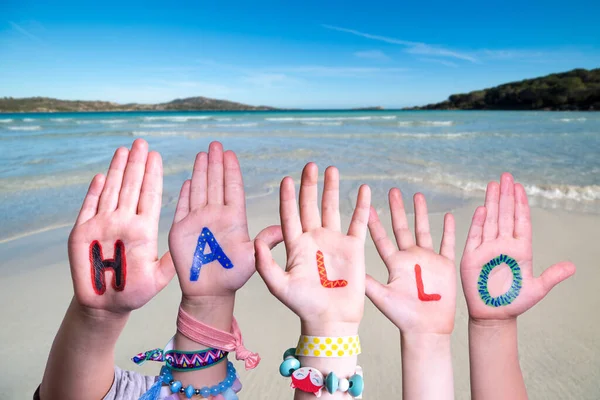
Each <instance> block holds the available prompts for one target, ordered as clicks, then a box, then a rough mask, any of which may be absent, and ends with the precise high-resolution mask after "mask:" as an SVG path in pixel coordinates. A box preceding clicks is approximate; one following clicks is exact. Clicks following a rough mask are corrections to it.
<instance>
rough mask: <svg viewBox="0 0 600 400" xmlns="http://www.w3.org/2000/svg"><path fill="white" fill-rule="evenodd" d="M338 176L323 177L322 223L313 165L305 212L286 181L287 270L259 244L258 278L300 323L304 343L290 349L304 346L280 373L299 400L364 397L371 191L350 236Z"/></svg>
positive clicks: (362, 198) (304, 188) (362, 194)
mask: <svg viewBox="0 0 600 400" xmlns="http://www.w3.org/2000/svg"><path fill="white" fill-rule="evenodd" d="M338 175H339V174H338V171H337V169H335V168H334V167H329V168H327V170H326V171H325V186H324V190H323V199H322V218H321V217H320V216H319V208H318V190H317V181H318V170H317V166H316V165H315V164H313V163H309V164H307V165H306V167H305V168H304V171H303V173H302V182H301V185H300V213H298V207H297V203H296V195H295V189H294V182H293V181H292V179H291V178H289V177H286V178H284V179H283V181H282V182H281V188H280V217H281V225H282V229H283V237H284V242H285V247H286V252H287V264H286V269H285V271H284V270H283V269H281V268H280V267H279V266H278V265H277V264H276V263H275V261H274V260H273V258H272V256H271V254H270V252H269V248H268V246H267V245H266V244H265V243H264V242H262V241H260V240H257V241H256V262H257V264H256V265H257V269H258V272H259V273H260V275H261V277H262V278H263V280H264V281H265V283H266V284H267V287H268V288H269V291H270V292H271V293H272V294H273V295H274V296H275V297H277V298H278V299H279V300H280V301H281V302H282V303H283V304H285V305H286V306H287V307H288V308H289V309H290V310H292V311H293V312H294V313H295V314H296V315H298V317H299V318H300V322H301V332H300V335H301V336H300V340H299V341H298V342H296V338H290V341H291V345H292V346H295V345H296V343H298V346H296V348H290V349H289V351H286V353H285V360H284V362H283V363H282V364H281V367H280V373H281V374H282V375H283V376H285V377H286V378H287V379H289V381H290V384H291V387H292V388H294V389H296V391H295V399H297V400H304V399H313V398H314V397H315V394H317V395H320V396H321V398H323V399H350V398H351V397H357V396H358V395H359V394H361V393H362V382H363V381H362V370H360V369H359V368H357V355H358V354H359V353H360V343H359V341H358V336H357V335H358V327H359V324H360V321H361V319H362V316H363V310H364V293H365V256H364V242H365V235H366V230H367V221H368V216H369V206H370V202H371V193H370V190H369V188H368V186H366V185H363V186H361V188H360V189H359V193H358V199H357V202H356V208H355V210H354V215H353V217H352V221H351V223H350V227H349V229H348V233H347V234H344V233H342V232H341V222H340V212H339V176H338ZM284 350H285V349H282V353H283V352H284ZM273 372H275V371H273Z"/></svg>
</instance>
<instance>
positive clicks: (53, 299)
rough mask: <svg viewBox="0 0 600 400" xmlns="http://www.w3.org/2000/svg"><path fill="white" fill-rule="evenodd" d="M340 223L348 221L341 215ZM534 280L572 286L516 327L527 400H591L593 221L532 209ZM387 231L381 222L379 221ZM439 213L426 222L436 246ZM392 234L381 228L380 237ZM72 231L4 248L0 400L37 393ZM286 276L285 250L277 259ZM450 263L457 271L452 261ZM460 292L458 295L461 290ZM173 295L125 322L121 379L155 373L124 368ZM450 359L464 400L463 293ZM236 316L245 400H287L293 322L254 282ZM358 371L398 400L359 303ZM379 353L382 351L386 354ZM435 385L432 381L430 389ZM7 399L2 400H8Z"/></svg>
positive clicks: (253, 217) (391, 366) (595, 355)
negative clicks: (256, 361)
mask: <svg viewBox="0 0 600 400" xmlns="http://www.w3.org/2000/svg"><path fill="white" fill-rule="evenodd" d="M474 207H475V204H472V205H470V206H468V207H462V208H459V209H457V210H454V214H455V216H456V220H457V243H458V249H457V256H459V255H460V253H461V252H462V246H463V244H464V238H465V236H466V232H467V229H468V226H469V223H470V218H471V213H472V211H473V210H474ZM276 209H277V208H276V199H275V197H274V196H272V197H269V201H261V202H260V204H258V202H257V203H250V204H249V209H248V215H249V216H250V217H249V225H250V229H251V234H255V233H256V232H258V230H259V229H260V228H261V227H264V226H266V225H269V224H273V223H278V215H277V213H276ZM345 211H346V212H345V215H344V223H345V224H347V223H348V221H349V217H348V211H349V210H345ZM163 215H164V216H163V220H162V221H161V229H160V232H161V233H160V238H159V249H160V250H161V251H165V250H166V245H167V239H166V238H167V233H168V229H169V226H170V216H171V215H170V213H169V212H168V211H167V210H165V212H163ZM532 216H533V221H534V260H535V272H536V275H539V273H540V272H541V271H542V270H543V269H544V268H546V267H547V266H549V265H550V264H551V263H553V262H557V261H561V260H571V261H573V262H575V264H576V265H577V273H576V274H575V276H574V277H572V278H571V279H569V280H567V281H566V282H564V283H563V284H561V285H560V286H558V287H557V288H556V289H555V290H553V292H552V293H551V294H550V295H549V296H548V297H547V298H546V299H545V300H544V301H543V302H541V303H540V304H539V305H538V306H536V307H534V308H533V309H532V310H530V311H529V312H527V313H526V314H525V315H524V316H522V317H520V318H519V349H520V357H521V365H522V369H523V372H524V375H525V381H526V384H527V387H528V391H529V396H530V398H531V399H597V398H598V395H599V394H600V377H599V375H598V374H599V373H600V335H599V334H598V332H600V318H599V317H598V309H600V298H599V297H598V296H596V295H595V293H597V292H598V287H597V286H598V284H600V269H598V265H597V262H598V261H597V260H598V259H600V247H598V244H597V235H598V226H599V224H600V216H598V215H589V214H576V213H567V212H563V211H549V210H543V209H533V210H532ZM382 219H383V220H384V221H386V223H387V221H389V214H388V213H384V214H383V215H382ZM441 219H442V214H434V215H432V216H431V226H432V231H433V235H434V240H435V241H436V242H437V243H439V239H440V234H441ZM388 228H389V226H388ZM69 229H70V228H58V229H54V230H50V231H46V232H41V233H37V234H33V235H30V236H25V237H21V238H18V239H15V240H12V241H7V242H4V243H0V258H1V259H2V260H3V261H2V268H0V302H1V304H2V305H3V307H2V311H1V313H2V318H1V320H2V329H0V343H1V344H0V351H1V352H2V354H4V357H5V360H4V362H2V363H0V374H1V376H2V378H1V379H0V393H1V395H0V398H7V399H8V398H14V399H17V398H18V399H27V398H31V395H32V394H33V392H34V390H35V388H36V386H37V385H38V384H39V382H40V380H41V377H42V374H43V370H44V366H45V362H46V359H47V356H48V352H49V349H50V346H51V344H52V340H53V338H54V335H55V333H56V331H57V329H58V326H59V324H60V322H61V320H62V317H63V314H64V312H65V310H66V308H67V305H68V304H69V300H70V298H71V296H72V284H71V279H70V272H69V266H68V261H67V247H66V240H67V236H68V234H69ZM275 256H276V259H277V261H278V262H279V263H280V264H281V265H283V264H284V257H285V253H284V251H283V247H280V248H278V249H277V250H276V251H275ZM366 257H367V260H366V261H367V271H368V272H369V273H371V274H372V275H374V276H375V277H377V278H379V279H380V280H385V277H386V270H385V267H384V266H383V263H382V262H381V260H380V259H379V257H378V255H377V253H376V251H375V248H374V246H373V244H372V242H371V240H370V238H368V239H367V251H366ZM457 264H458V262H457ZM459 287H460V286H459ZM179 296H180V290H179V285H178V282H177V280H176V279H174V280H173V281H172V282H171V284H170V285H169V286H168V287H167V288H166V289H165V290H164V291H163V292H161V293H160V294H159V295H158V296H157V297H156V298H155V299H153V300H152V301H151V302H150V303H149V304H148V305H146V306H145V307H144V308H143V309H141V310H138V311H136V312H134V313H132V315H131V318H130V320H129V323H128V324H127V327H126V329H125V331H124V332H123V334H122V336H121V338H120V340H119V342H118V345H117V350H116V362H117V364H118V365H119V366H120V367H122V368H125V369H132V370H136V371H140V372H142V373H147V374H153V373H156V372H157V371H158V369H159V366H158V365H152V364H151V363H148V364H146V365H144V366H142V367H136V366H135V365H134V364H133V363H132V362H131V361H130V357H131V356H133V355H134V354H136V353H138V352H141V351H145V350H148V349H151V348H155V347H162V346H163V345H164V344H165V343H166V342H167V341H168V340H169V338H170V337H171V335H173V333H174V329H175V316H176V310H177V306H178V302H179ZM457 298H458V302H457V303H458V307H457V312H456V327H455V330H454V334H453V347H452V352H453V359H454V375H455V391H456V398H458V399H468V398H469V397H470V396H469V368H468V351H467V350H468V344H467V320H468V314H467V310H466V305H465V301H464V298H463V297H462V291H460V289H459V293H458V296H457ZM235 314H236V317H237V319H238V321H239V323H240V325H241V328H242V331H243V333H244V341H245V343H246V344H247V346H248V348H250V349H251V350H253V351H257V352H259V353H260V355H261V357H262V362H261V364H260V366H259V367H258V368H257V369H256V370H254V371H251V372H246V371H244V370H243V368H240V375H241V378H242V383H243V385H244V389H243V391H242V392H241V396H242V398H245V399H263V398H265V399H286V398H288V399H289V398H291V397H292V391H291V389H290V388H289V386H288V385H289V383H288V381H287V380H285V379H282V378H281V377H280V376H279V374H278V373H277V368H278V365H279V363H280V357H281V353H282V352H283V350H285V349H287V348H288V347H290V346H292V345H294V344H295V342H296V340H297V336H298V334H299V322H298V319H297V317H296V316H295V315H294V314H292V313H291V312H290V311H288V310H287V308H285V307H284V306H283V305H282V304H280V303H279V302H278V301H277V300H276V299H275V298H274V297H272V296H271V295H270V293H269V292H268V290H267V289H266V287H265V285H264V283H263V282H262V280H261V279H260V277H259V276H258V275H257V274H256V275H254V277H253V278H252V279H251V280H250V281H249V282H248V283H247V285H246V286H244V287H243V288H242V290H240V291H239V292H238V295H237V303H236V311H235ZM360 335H361V341H362V344H363V354H362V355H361V356H360V357H359V363H360V365H361V366H362V367H363V368H364V370H365V376H366V390H365V395H364V398H365V399H398V398H400V393H401V373H400V371H401V369H400V345H399V334H398V331H397V330H396V329H395V327H393V325H392V324H391V323H390V322H389V321H387V320H386V319H385V317H384V316H383V315H381V314H380V313H379V312H378V311H377V310H376V309H375V307H374V306H373V305H372V304H371V303H370V302H369V301H368V300H366V307H365V315H364V319H363V322H362V325H361V329H360ZM382 344H385V347H382ZM432 384H435V382H432ZM5 396H6V397H5Z"/></svg>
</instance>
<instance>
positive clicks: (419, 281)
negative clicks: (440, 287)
mask: <svg viewBox="0 0 600 400" xmlns="http://www.w3.org/2000/svg"><path fill="white" fill-rule="evenodd" d="M415 278H416V280H417V292H418V294H419V300H421V301H438V300H439V299H441V298H442V296H440V295H439V294H427V293H425V289H423V278H422V277H421V266H420V265H419V264H415Z"/></svg>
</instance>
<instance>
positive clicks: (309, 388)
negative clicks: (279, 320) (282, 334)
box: [279, 348, 365, 399]
mask: <svg viewBox="0 0 600 400" xmlns="http://www.w3.org/2000/svg"><path fill="white" fill-rule="evenodd" d="M295 352H296V349H295V348H291V349H288V350H286V352H285V353H283V362H282V363H281V365H280V366H279V373H280V374H281V375H282V376H284V377H286V378H287V377H290V376H291V377H292V383H291V385H290V386H291V388H292V389H298V390H301V391H303V392H306V393H313V394H314V395H315V396H316V397H321V392H322V391H323V388H325V389H326V390H327V392H329V393H332V394H333V393H335V392H336V391H340V392H347V393H348V394H349V395H350V396H352V397H353V398H355V399H362V393H363V390H364V387H365V384H364V380H363V372H362V368H361V367H360V366H356V370H355V372H354V375H352V376H351V377H350V378H348V379H346V378H342V379H339V378H338V377H337V376H336V375H335V374H334V373H333V372H330V373H329V374H327V376H326V377H325V378H323V374H322V373H321V371H318V370H316V369H314V368H309V367H302V366H301V365H300V361H298V359H297V358H296V357H294V353H295Z"/></svg>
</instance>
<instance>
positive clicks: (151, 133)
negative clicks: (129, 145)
mask: <svg viewBox="0 0 600 400" xmlns="http://www.w3.org/2000/svg"><path fill="white" fill-rule="evenodd" d="M190 133H191V132H180V131H132V132H131V133H130V136H187V135H189V134H190Z"/></svg>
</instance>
